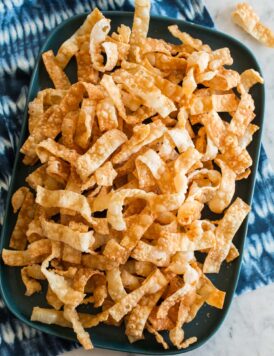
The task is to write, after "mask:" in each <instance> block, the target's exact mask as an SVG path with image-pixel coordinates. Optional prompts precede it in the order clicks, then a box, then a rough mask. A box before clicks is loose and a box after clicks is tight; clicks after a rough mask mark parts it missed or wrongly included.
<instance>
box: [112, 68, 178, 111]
mask: <svg viewBox="0 0 274 356" xmlns="http://www.w3.org/2000/svg"><path fill="white" fill-rule="evenodd" d="M113 78H114V81H116V82H117V83H119V84H123V85H124V86H125V87H126V89H127V90H128V91H129V92H130V93H132V94H134V95H136V96H138V97H139V98H141V99H142V101H143V104H144V105H145V106H148V107H149V108H152V109H154V110H155V111H157V112H158V113H159V114H160V115H161V116H162V117H166V116H168V115H169V114H170V113H171V112H172V111H175V110H176V106H175V105H174V103H173V102H172V101H171V100H170V99H169V98H168V97H167V96H165V95H163V94H162V92H161V91H160V90H159V89H158V88H157V86H156V85H154V84H153V83H151V82H150V83H149V82H148V80H147V78H144V76H142V75H140V74H139V75H133V74H131V73H129V72H127V71H125V70H123V69H119V70H117V71H116V72H115V73H114V74H113Z"/></svg>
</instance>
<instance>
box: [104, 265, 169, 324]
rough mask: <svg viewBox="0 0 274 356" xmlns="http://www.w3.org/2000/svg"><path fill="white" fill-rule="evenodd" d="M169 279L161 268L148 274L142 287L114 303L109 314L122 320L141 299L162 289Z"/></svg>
mask: <svg viewBox="0 0 274 356" xmlns="http://www.w3.org/2000/svg"><path fill="white" fill-rule="evenodd" d="M166 284H167V280H166V279H165V277H164V275H163V274H162V273H161V272H160V270H159V269H156V270H155V271H154V272H152V273H151V275H150V276H148V277H147V278H146V279H145V281H144V282H143V283H142V285H141V287H139V288H138V289H135V290H134V291H133V292H131V293H130V294H128V295H127V296H125V297H124V298H122V299H121V300H120V301H119V302H118V303H116V304H114V306H113V307H111V308H110V309H109V314H110V315H111V316H112V317H113V319H114V320H116V321H119V320H121V319H122V318H123V317H124V316H125V315H126V314H128V313H129V312H130V311H131V310H132V309H133V308H134V307H135V306H136V305H137V304H138V302H139V300H140V299H141V298H142V297H143V296H144V295H145V294H150V293H157V292H158V291H159V290H160V289H162V288H163V287H164V286H166Z"/></svg>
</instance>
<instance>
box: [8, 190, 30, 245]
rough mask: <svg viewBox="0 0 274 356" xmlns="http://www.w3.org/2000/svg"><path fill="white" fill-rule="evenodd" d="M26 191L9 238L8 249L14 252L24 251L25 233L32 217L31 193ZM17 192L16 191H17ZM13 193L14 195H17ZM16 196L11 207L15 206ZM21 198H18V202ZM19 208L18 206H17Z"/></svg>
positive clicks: (25, 243)
mask: <svg viewBox="0 0 274 356" xmlns="http://www.w3.org/2000/svg"><path fill="white" fill-rule="evenodd" d="M26 189H27V191H25V194H24V195H25V196H24V200H23V203H22V205H21V208H20V211H19V214H18V217H17V220H16V224H15V226H14V229H13V232H12V235H11V238H10V243H9V247H10V248H13V249H15V250H24V249H25V248H26V245H27V235H26V232H27V230H28V225H29V223H30V222H31V220H32V219H33V217H34V210H35V206H34V197H33V194H32V193H31V191H30V190H29V189H28V188H26ZM17 192H18V191H17ZM17 192H15V194H16V193H17ZM18 194H19V193H17V195H16V196H18ZM16 196H15V197H14V198H13V205H14V206H15V205H16V204H15V200H16ZM21 198H22V197H20V198H19V200H20V202H21V200H22V199H21ZM18 206H19V205H18Z"/></svg>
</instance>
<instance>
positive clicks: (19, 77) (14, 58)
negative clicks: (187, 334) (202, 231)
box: [0, 0, 274, 356]
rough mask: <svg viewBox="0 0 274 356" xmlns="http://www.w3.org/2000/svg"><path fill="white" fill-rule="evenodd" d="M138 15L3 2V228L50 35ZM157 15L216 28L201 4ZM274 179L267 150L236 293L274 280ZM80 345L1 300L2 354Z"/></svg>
mask: <svg viewBox="0 0 274 356" xmlns="http://www.w3.org/2000/svg"><path fill="white" fill-rule="evenodd" d="M95 6H98V7H99V8H100V9H101V10H117V9H121V10H126V11H132V10H133V0H97V1H92V0H70V1H65V0H47V1H45V0H0V224H1V223H2V219H3V211H4V202H5V199H6V193H7V189H8V185H9V179H10V174H11V169H12V165H13V160H14V156H15V151H16V147H17V142H18V136H19V132H20V127H21V118H22V113H23V110H24V106H25V101H26V94H27V89H28V83H29V80H30V76H31V72H32V69H33V67H34V63H35V58H36V56H37V54H38V52H39V49H40V47H41V45H42V43H43V42H44V41H45V39H46V37H47V35H48V33H49V32H50V31H51V30H52V29H54V28H55V27H56V26H57V25H58V24H59V23H61V22H62V21H63V20H65V19H67V18H68V17H71V16H73V15H75V14H80V13H83V12H87V11H90V9H92V8H94V7H95ZM152 13H153V14H157V15H165V16H169V17H176V18H183V19H186V20H188V21H191V22H194V23H198V24H202V25H205V26H209V27H213V26H214V25H213V22H212V20H211V18H210V15H209V14H208V12H207V10H206V8H205V7H204V6H203V4H202V3H201V1H200V0H154V1H152ZM273 226H274V174H273V171H272V169H271V167H270V166H269V163H268V160H267V157H266V155H265V152H264V150H263V149H262V152H261V156H260V163H259V172H258V176H257V182H256V187H255V194H254V200H253V204H252V212H251V217H250V223H249V229H248V236H247V243H246V248H245V252H244V259H243V265H242V270H241V275H240V280H239V284H238V288H237V293H238V294H240V293H242V292H244V291H247V290H250V289H255V288H257V287H258V286H261V285H266V284H268V283H270V282H272V281H273V280H274V269H272V266H273V263H274V241H273V233H274V227H273ZM75 347H77V344H76V343H73V342H69V341H66V340H61V339H58V338H55V337H52V336H48V335H45V334H42V333H40V332H38V331H36V330H34V329H31V328H29V327H28V326H26V325H24V324H22V323H21V322H20V321H19V320H17V319H15V318H14V317H13V316H12V315H11V314H10V312H9V311H8V310H7V309H6V308H5V307H4V305H3V302H2V301H1V300H0V355H1V356H13V355H20V356H41V355H45V356H55V355H57V354H60V353H61V352H63V351H65V350H70V349H72V348H75Z"/></svg>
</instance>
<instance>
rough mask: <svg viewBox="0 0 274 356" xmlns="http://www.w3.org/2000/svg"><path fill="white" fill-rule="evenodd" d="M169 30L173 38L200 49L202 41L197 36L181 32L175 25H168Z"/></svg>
mask: <svg viewBox="0 0 274 356" xmlns="http://www.w3.org/2000/svg"><path fill="white" fill-rule="evenodd" d="M168 30H169V32H170V33H171V34H172V36H174V37H175V38H178V39H179V40H180V41H182V42H183V43H184V44H185V45H188V46H190V47H192V48H194V49H196V50H198V51H199V50H200V49H201V48H202V45H203V43H202V41H201V40H199V39H197V38H192V37H191V36H190V35H189V34H188V33H186V32H181V31H180V30H179V28H178V26H177V25H172V26H168Z"/></svg>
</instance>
